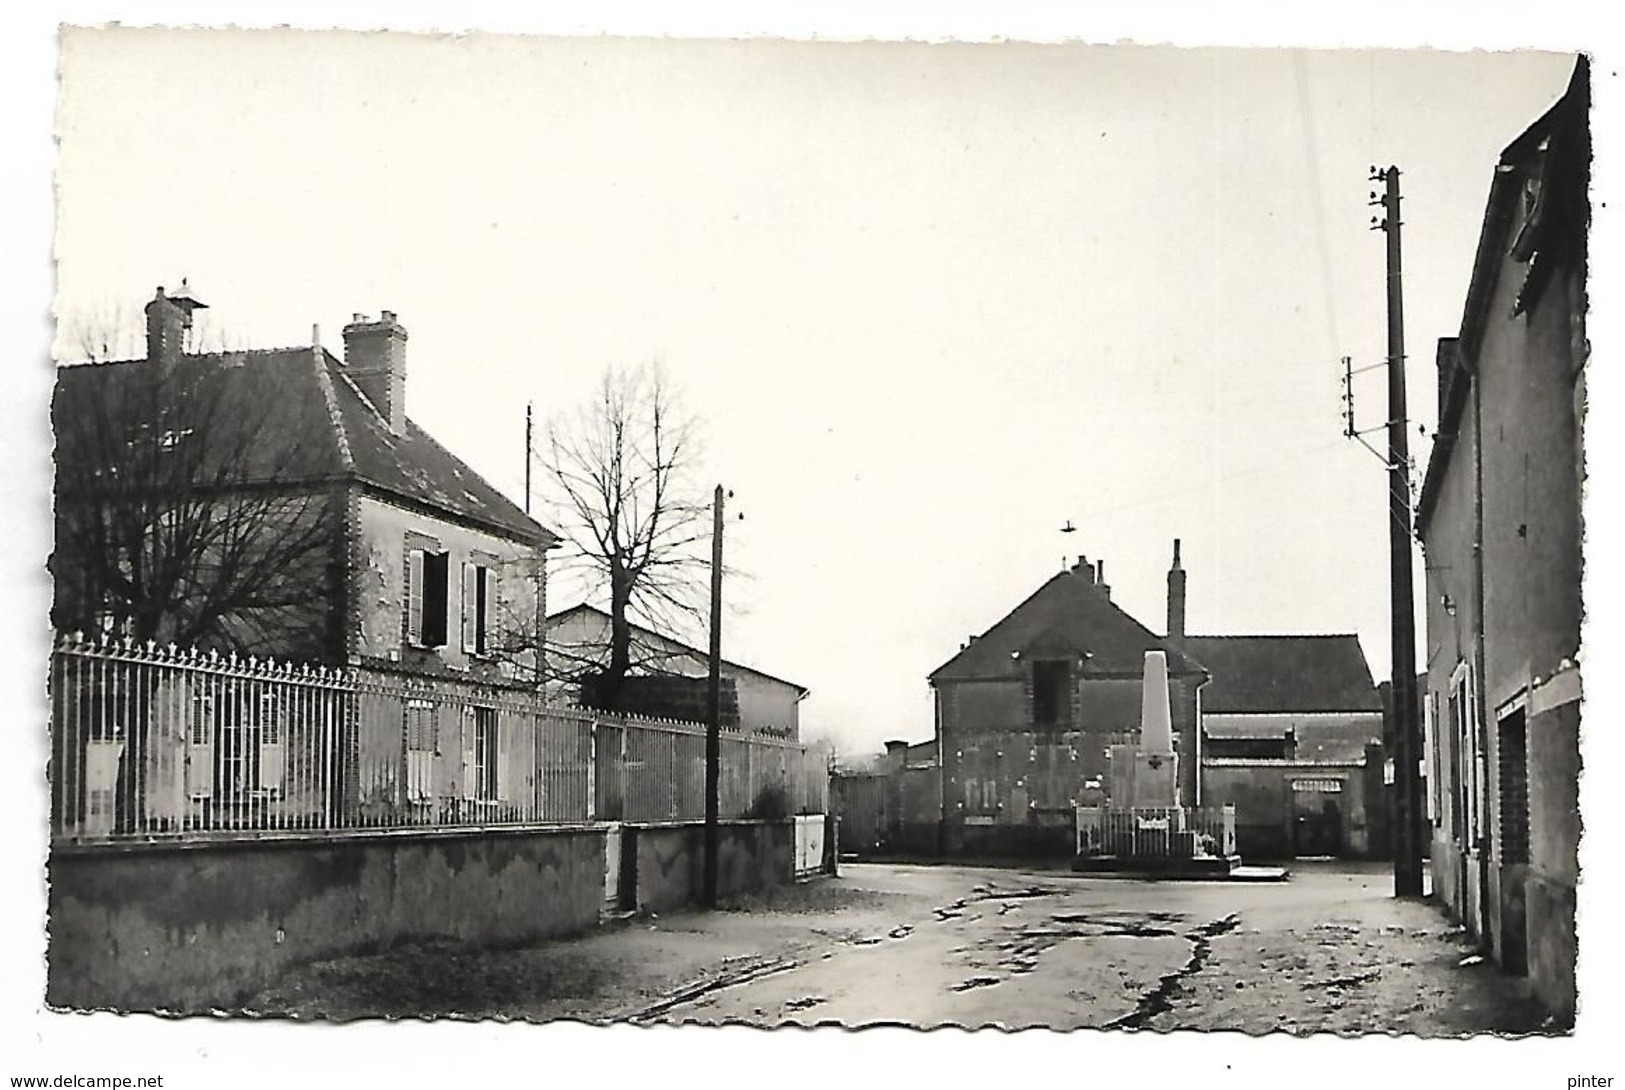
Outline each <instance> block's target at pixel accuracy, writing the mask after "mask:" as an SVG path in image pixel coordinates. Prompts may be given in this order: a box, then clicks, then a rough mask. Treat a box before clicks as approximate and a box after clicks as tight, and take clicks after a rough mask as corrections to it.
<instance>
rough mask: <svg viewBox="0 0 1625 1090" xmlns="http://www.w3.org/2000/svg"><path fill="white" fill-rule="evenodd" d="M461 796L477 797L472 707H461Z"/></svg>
mask: <svg viewBox="0 0 1625 1090" xmlns="http://www.w3.org/2000/svg"><path fill="white" fill-rule="evenodd" d="M461 733H462V743H463V746H462V748H463V797H464V798H465V799H475V798H479V794H480V780H479V770H478V768H477V767H476V765H475V762H474V756H475V755H474V709H473V708H464V709H463V729H462V732H461Z"/></svg>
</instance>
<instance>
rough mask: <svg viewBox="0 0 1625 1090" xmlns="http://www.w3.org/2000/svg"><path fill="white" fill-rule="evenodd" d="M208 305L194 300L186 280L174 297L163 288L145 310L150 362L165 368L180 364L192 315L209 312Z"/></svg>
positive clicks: (148, 359) (182, 282) (148, 358)
mask: <svg viewBox="0 0 1625 1090" xmlns="http://www.w3.org/2000/svg"><path fill="white" fill-rule="evenodd" d="M208 305H209V304H207V303H204V302H200V301H198V300H197V299H195V298H193V297H192V292H191V289H190V288H188V287H187V286H186V281H185V280H184V279H183V280H182V281H181V288H180V291H178V292H176V293H175V294H174V295H165V294H164V289H163V288H162V287H160V288H159V289H158V292H157V294H156V295H154V296H153V297H152V301H151V302H150V303H148V304H147V308H146V310H147V361H148V362H149V363H155V364H159V365H161V366H165V367H172V366H174V365H175V364H176V363H177V362H179V361H180V358H181V353H182V352H183V351H185V345H186V334H187V332H188V331H189V330H191V328H192V312H193V311H194V310H203V309H207V308H208Z"/></svg>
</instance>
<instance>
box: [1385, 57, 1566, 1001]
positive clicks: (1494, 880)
mask: <svg viewBox="0 0 1625 1090" xmlns="http://www.w3.org/2000/svg"><path fill="white" fill-rule="evenodd" d="M1589 111H1590V72H1589V66H1588V64H1587V63H1586V61H1585V60H1584V59H1583V58H1582V59H1581V60H1580V62H1579V63H1578V64H1577V66H1576V68H1575V71H1574V75H1573V78H1572V80H1571V82H1570V85H1569V87H1568V90H1567V91H1566V93H1565V94H1564V95H1563V97H1562V98H1561V100H1560V101H1559V102H1558V103H1557V104H1556V105H1555V106H1553V107H1552V109H1551V110H1549V111H1548V112H1547V113H1546V114H1545V115H1544V116H1542V117H1541V118H1540V119H1539V120H1537V121H1536V122H1535V123H1534V124H1533V125H1531V126H1530V127H1529V128H1528V129H1527V130H1526V131H1525V132H1524V133H1523V134H1522V135H1521V136H1519V137H1518V138H1517V139H1516V140H1514V141H1513V142H1512V143H1511V144H1510V145H1508V146H1507V148H1506V149H1505V151H1503V152H1502V154H1501V158H1500V161H1499V163H1497V165H1496V168H1495V173H1494V177H1493V181H1492V183H1491V187H1490V194H1489V200H1488V204H1487V207H1486V210H1485V215H1484V225H1483V229H1482V232H1481V234H1480V236H1479V244H1478V252H1477V255H1476V258H1475V260H1474V264H1473V269H1472V276H1471V279H1470V282H1469V285H1468V289H1467V299H1466V304H1465V307H1464V312H1463V316H1462V321H1461V328H1460V330H1459V333H1458V335H1457V336H1456V337H1453V338H1448V339H1444V340H1441V341H1440V342H1439V347H1438V352H1437V362H1438V378H1439V406H1440V410H1439V421H1438V429H1437V437H1436V440H1435V443H1434V447H1433V452H1432V455H1431V457H1430V459H1429V462H1428V468H1427V474H1426V477H1425V479H1424V481H1423V485H1422V491H1421V495H1420V498H1419V500H1418V503H1417V516H1416V524H1417V533H1418V536H1419V537H1420V538H1421V540H1422V549H1423V555H1424V557H1425V560H1426V572H1427V582H1426V609H1427V637H1426V644H1425V658H1426V667H1427V692H1426V698H1425V713H1426V724H1427V730H1426V741H1425V756H1424V759H1425V761H1426V763H1427V767H1428V770H1429V775H1428V780H1429V783H1430V785H1431V786H1430V790H1429V793H1428V798H1427V807H1426V813H1427V820H1428V822H1429V826H1430V830H1429V831H1430V832H1431V839H1432V850H1431V866H1432V873H1433V888H1434V891H1435V894H1436V896H1438V897H1439V898H1440V899H1441V900H1442V901H1443V902H1444V904H1445V905H1446V906H1447V907H1448V909H1449V910H1450V911H1451V912H1452V913H1453V914H1454V915H1456V916H1457V917H1458V918H1459V919H1460V920H1461V921H1462V923H1463V924H1464V925H1465V926H1466V927H1467V928H1468V930H1469V931H1470V932H1471V933H1472V934H1473V935H1474V936H1476V937H1477V938H1478V939H1479V941H1480V942H1481V943H1482V944H1483V945H1484V947H1485V949H1486V950H1487V951H1488V952H1490V953H1491V954H1492V955H1493V956H1494V957H1495V958H1496V959H1497V961H1499V962H1500V964H1501V965H1502V967H1503V968H1505V969H1506V970H1508V971H1511V972H1527V973H1528V974H1529V976H1530V978H1531V981H1532V983H1533V986H1534V989H1535V991H1536V993H1537V994H1538V995H1539V996H1540V997H1541V998H1542V999H1543V1000H1544V1001H1545V1002H1546V1003H1547V1005H1548V1006H1549V1007H1551V1008H1552V1009H1553V1010H1554V1011H1555V1012H1556V1013H1557V1014H1558V1015H1559V1016H1560V1017H1561V1018H1564V1019H1571V1018H1572V1016H1573V1012H1574V1006H1575V984H1574V966H1575V931H1574V919H1575V891H1576V885H1577V881H1578V874H1579V859H1578V843H1579V835H1580V822H1579V810H1578V805H1579V799H1578V784H1579V761H1580V755H1579V718H1580V674H1579V667H1578V665H1577V661H1578V656H1579V650H1580V617H1581V601H1580V578H1581V547H1580V541H1581V508H1580V497H1581V481H1582V478H1583V476H1584V467H1583V454H1582V443H1581V436H1582V425H1583V419H1584V404H1585V368H1586V363H1587V359H1588V357H1589V354H1590V350H1589V344H1588V342H1587V339H1586V324H1585V321H1586V308H1587V294H1586V267H1587V246H1586V233H1587V229H1588V223H1589V215H1590V206H1589V198H1588V185H1589V175H1590V159H1591V150H1590V128H1589V126H1590V121H1589Z"/></svg>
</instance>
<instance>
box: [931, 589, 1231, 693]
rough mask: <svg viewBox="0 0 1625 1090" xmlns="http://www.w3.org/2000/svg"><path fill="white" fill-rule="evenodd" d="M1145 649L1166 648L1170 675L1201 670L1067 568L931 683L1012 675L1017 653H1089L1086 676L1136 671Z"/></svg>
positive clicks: (1140, 668)
mask: <svg viewBox="0 0 1625 1090" xmlns="http://www.w3.org/2000/svg"><path fill="white" fill-rule="evenodd" d="M1147 651H1166V652H1167V653H1168V672H1169V673H1170V674H1173V675H1176V676H1177V675H1186V676H1188V675H1193V674H1200V673H1201V672H1202V666H1201V665H1200V664H1199V663H1198V662H1196V661H1193V660H1192V659H1191V658H1190V657H1189V656H1187V655H1185V654H1182V653H1181V652H1180V651H1179V649H1178V648H1176V647H1173V646H1171V645H1170V644H1168V643H1166V642H1164V641H1163V639H1162V638H1161V637H1160V636H1157V635H1155V634H1153V633H1152V631H1151V630H1150V629H1148V628H1146V627H1145V626H1144V625H1142V624H1141V623H1140V622H1139V621H1136V620H1135V619H1134V618H1133V617H1130V616H1129V615H1128V614H1127V613H1125V612H1123V610H1122V609H1120V608H1118V606H1117V605H1115V604H1114V603H1113V602H1112V601H1111V600H1110V599H1109V598H1107V596H1106V594H1105V593H1104V591H1103V590H1102V588H1100V587H1099V586H1097V585H1096V584H1095V583H1094V582H1093V581H1092V580H1091V579H1090V578H1089V577H1088V576H1086V575H1084V574H1081V573H1076V572H1071V571H1064V572H1061V573H1060V574H1059V575H1057V576H1055V577H1054V578H1052V579H1051V580H1049V582H1047V583H1045V584H1044V585H1043V586H1041V587H1039V588H1038V590H1036V591H1035V592H1033V594H1032V596H1031V597H1029V598H1028V599H1027V600H1026V601H1024V602H1022V603H1021V604H1020V605H1018V606H1017V607H1016V608H1015V609H1013V610H1011V611H1010V613H1009V614H1007V615H1006V616H1005V618H1004V619H1003V620H1001V621H1000V622H999V623H998V624H996V625H994V626H993V627H992V628H990V629H988V630H987V631H986V632H985V633H983V634H982V635H981V636H979V637H977V638H976V639H975V640H973V641H971V645H970V646H969V647H967V648H965V649H964V650H962V651H960V652H959V654H957V655H955V656H954V657H953V658H951V659H949V660H948V661H947V662H945V663H943V664H942V665H941V666H939V667H937V669H936V670H934V671H933V672H932V673H931V681H932V682H939V681H956V680H966V679H969V678H995V677H1004V676H1008V675H1009V674H1011V673H1012V662H1013V661H1014V660H1013V659H1012V653H1015V652H1019V653H1021V654H1026V655H1032V654H1035V653H1038V654H1054V653H1058V652H1059V653H1077V654H1087V655H1088V656H1089V657H1088V660H1087V662H1088V664H1087V665H1086V666H1085V667H1084V668H1083V675H1084V676H1085V677H1088V676H1089V675H1090V674H1110V675H1119V676H1128V675H1138V674H1140V673H1141V672H1142V671H1143V670H1144V668H1145V653H1146V652H1147Z"/></svg>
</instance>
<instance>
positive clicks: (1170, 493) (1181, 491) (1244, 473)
mask: <svg viewBox="0 0 1625 1090" xmlns="http://www.w3.org/2000/svg"><path fill="white" fill-rule="evenodd" d="M1342 445H1343V444H1342V443H1341V442H1336V441H1334V442H1330V443H1322V444H1321V445H1319V446H1315V447H1308V448H1306V449H1304V450H1300V451H1298V452H1296V453H1295V454H1289V455H1287V456H1286V457H1283V458H1276V459H1274V460H1272V461H1269V462H1264V463H1262V464H1260V465H1256V466H1251V467H1249V468H1247V469H1238V470H1236V471H1235V472H1234V473H1225V474H1223V475H1221V476H1218V477H1214V478H1211V479H1210V480H1206V481H1203V482H1201V483H1200V484H1193V485H1186V486H1184V487H1182V488H1171V489H1168V490H1167V491H1164V492H1158V493H1156V494H1155V495H1153V496H1150V497H1148V498H1145V499H1141V500H1136V501H1134V502H1133V503H1124V504H1118V505H1117V506H1115V507H1107V508H1104V509H1102V510H1098V511H1095V510H1091V511H1088V514H1089V515H1090V517H1099V516H1101V515H1114V514H1116V513H1118V512H1119V511H1132V510H1134V509H1136V508H1140V507H1151V506H1154V505H1155V504H1158V503H1161V502H1163V501H1164V500H1168V499H1173V498H1174V497H1176V496H1185V495H1189V494H1191V493H1193V492H1205V491H1207V490H1208V489H1210V488H1214V487H1216V486H1217V485H1220V484H1223V483H1225V482H1226V481H1233V480H1236V479H1237V478H1239V477H1252V476H1256V475H1258V474H1260V473H1268V472H1271V471H1274V470H1281V469H1285V468H1288V467H1289V466H1294V465H1297V464H1298V463H1300V462H1302V461H1304V460H1305V459H1307V458H1309V457H1310V456H1312V455H1315V454H1321V453H1324V452H1325V451H1328V450H1334V449H1336V448H1338V447H1341V446H1342Z"/></svg>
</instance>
